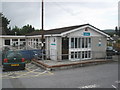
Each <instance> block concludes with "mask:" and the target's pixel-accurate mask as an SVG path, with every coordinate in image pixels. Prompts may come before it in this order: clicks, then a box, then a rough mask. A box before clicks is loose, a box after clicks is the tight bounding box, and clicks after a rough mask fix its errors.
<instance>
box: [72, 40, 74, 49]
mask: <svg viewBox="0 0 120 90" xmlns="http://www.w3.org/2000/svg"><path fill="white" fill-rule="evenodd" d="M71 48H74V38H71Z"/></svg>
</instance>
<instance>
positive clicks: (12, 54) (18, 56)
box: [6, 52, 22, 59]
mask: <svg viewBox="0 0 120 90" xmlns="http://www.w3.org/2000/svg"><path fill="white" fill-rule="evenodd" d="M14 57H16V58H22V55H21V54H20V53H19V52H8V53H7V55H6V58H8V59H11V58H14Z"/></svg>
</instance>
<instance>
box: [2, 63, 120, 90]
mask: <svg viewBox="0 0 120 90" xmlns="http://www.w3.org/2000/svg"><path fill="white" fill-rule="evenodd" d="M119 82H120V81H119V80H118V64H117V62H112V63H107V64H100V65H94V66H86V67H80V68H74V69H68V70H60V71H54V72H49V73H47V74H44V75H41V74H39V75H38V76H36V77H29V76H28V77H24V78H9V79H5V78H4V79H3V83H2V86H3V88H114V89H116V88H117V87H118V86H117V85H118V83H119Z"/></svg>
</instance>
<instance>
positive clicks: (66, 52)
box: [62, 37, 69, 60]
mask: <svg viewBox="0 0 120 90" xmlns="http://www.w3.org/2000/svg"><path fill="white" fill-rule="evenodd" d="M68 59H69V38H66V37H65V38H62V60H68Z"/></svg>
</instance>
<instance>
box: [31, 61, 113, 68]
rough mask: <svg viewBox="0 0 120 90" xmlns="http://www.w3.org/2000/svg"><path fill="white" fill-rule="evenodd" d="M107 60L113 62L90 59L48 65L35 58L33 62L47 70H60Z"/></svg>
mask: <svg viewBox="0 0 120 90" xmlns="http://www.w3.org/2000/svg"><path fill="white" fill-rule="evenodd" d="M106 62H112V60H89V61H82V62H76V63H70V64H59V65H48V64H45V63H44V62H41V61H38V60H35V59H33V60H32V63H34V64H36V65H38V66H40V67H42V68H44V69H46V70H60V69H68V68H75V67H82V66H89V65H96V64H101V63H106Z"/></svg>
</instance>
